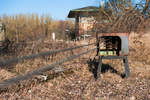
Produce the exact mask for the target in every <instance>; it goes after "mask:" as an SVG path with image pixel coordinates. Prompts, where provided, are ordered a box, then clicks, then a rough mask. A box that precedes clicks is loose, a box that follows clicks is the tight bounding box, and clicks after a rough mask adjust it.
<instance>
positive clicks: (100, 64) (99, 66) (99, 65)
mask: <svg viewBox="0 0 150 100" xmlns="http://www.w3.org/2000/svg"><path fill="white" fill-rule="evenodd" d="M98 61H99V63H98V68H97V77H100V74H101V71H102V57H101V56H99V59H98Z"/></svg>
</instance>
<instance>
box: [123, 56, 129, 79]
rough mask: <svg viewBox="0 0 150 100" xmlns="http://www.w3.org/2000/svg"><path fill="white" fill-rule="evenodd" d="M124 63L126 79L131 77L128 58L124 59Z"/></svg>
mask: <svg viewBox="0 0 150 100" xmlns="http://www.w3.org/2000/svg"><path fill="white" fill-rule="evenodd" d="M123 63H124V69H125V77H126V78H127V77H129V75H130V69H129V64H128V58H127V57H126V56H125V57H124V58H123Z"/></svg>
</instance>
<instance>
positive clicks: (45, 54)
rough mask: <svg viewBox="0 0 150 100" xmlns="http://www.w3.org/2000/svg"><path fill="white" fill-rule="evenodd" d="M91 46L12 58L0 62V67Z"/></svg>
mask: <svg viewBox="0 0 150 100" xmlns="http://www.w3.org/2000/svg"><path fill="white" fill-rule="evenodd" d="M93 44H95V43H91V44H88V45H82V46H76V47H71V48H65V49H60V50H52V51H47V52H41V53H38V54H31V55H28V56H23V57H13V58H12V59H9V60H6V61H4V60H0V67H1V66H6V65H9V64H12V63H18V62H20V61H24V60H28V59H34V58H37V57H41V56H49V55H52V54H56V53H59V52H65V51H69V50H73V49H77V48H82V47H85V46H89V45H93Z"/></svg>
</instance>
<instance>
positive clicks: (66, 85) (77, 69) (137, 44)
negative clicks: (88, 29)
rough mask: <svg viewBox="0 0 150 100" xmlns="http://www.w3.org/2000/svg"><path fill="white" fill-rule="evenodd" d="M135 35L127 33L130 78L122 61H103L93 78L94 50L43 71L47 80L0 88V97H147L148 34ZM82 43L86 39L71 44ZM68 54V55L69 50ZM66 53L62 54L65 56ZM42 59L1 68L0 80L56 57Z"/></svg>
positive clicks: (140, 99)
mask: <svg viewBox="0 0 150 100" xmlns="http://www.w3.org/2000/svg"><path fill="white" fill-rule="evenodd" d="M135 37H138V36H137V35H135V34H132V35H131V36H130V55H129V57H128V58H129V66H130V77H129V78H122V75H123V74H124V67H123V63H122V60H103V68H102V74H101V76H100V78H98V79H95V78H94V72H95V67H96V66H97V64H98V61H97V60H94V57H95V55H96V53H95V52H91V53H89V54H87V55H84V56H82V57H80V58H79V59H75V60H72V61H71V62H67V63H65V64H63V65H60V66H58V68H59V67H61V68H63V69H64V71H63V72H56V69H55V70H53V71H50V72H47V73H44V75H47V76H48V77H47V79H46V80H42V79H39V78H36V77H34V78H33V79H31V80H28V81H24V82H22V83H21V85H19V86H18V85H14V86H13V87H11V88H9V89H7V90H1V94H0V100H150V56H149V55H150V47H149V45H148V44H149V40H150V35H149V34H145V35H144V36H142V37H138V38H135ZM84 43H86V42H77V43H76V44H74V43H70V44H71V45H80V44H84ZM70 44H69V45H70ZM38 47H39V46H38ZM66 47H67V46H66ZM35 48H36V47H35ZM43 48H44V47H41V51H42V50H43V51H45V50H49V48H44V49H43ZM90 48H93V47H90ZM85 49H89V48H84V49H80V50H76V51H74V53H75V54H77V53H79V52H82V51H84V50H85ZM39 51H40V50H39ZM27 53H29V52H27ZM67 54H68V55H69V54H70V55H71V53H67ZM67 54H64V55H65V56H64V57H66V56H67ZM59 56H60V55H58V57H59ZM45 59H48V58H39V59H36V60H33V61H26V62H24V63H21V64H17V65H14V68H13V69H11V70H10V69H9V70H8V69H3V68H2V69H1V70H0V79H1V80H4V79H8V78H10V77H13V76H16V75H18V74H22V73H24V72H27V71H28V70H31V69H35V68H37V67H38V68H39V67H40V66H43V65H45V64H51V63H52V62H54V61H55V60H56V59H57V58H54V59H53V60H51V59H50V60H46V61H45ZM60 59H61V58H60ZM95 59H96V58H95ZM49 61H51V62H49ZM26 67H28V68H26ZM29 67H31V68H29ZM22 68H24V69H23V71H21V69H22ZM16 72H17V73H16Z"/></svg>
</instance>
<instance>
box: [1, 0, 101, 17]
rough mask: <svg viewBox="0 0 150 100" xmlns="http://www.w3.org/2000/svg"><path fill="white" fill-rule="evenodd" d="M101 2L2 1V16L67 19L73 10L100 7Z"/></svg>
mask: <svg viewBox="0 0 150 100" xmlns="http://www.w3.org/2000/svg"><path fill="white" fill-rule="evenodd" d="M98 1H100V0H0V16H2V15H3V14H6V15H15V14H20V13H21V14H31V13H36V14H40V15H41V14H49V15H51V16H52V18H53V19H65V18H67V15H68V13H69V11H70V10H71V9H75V8H81V7H85V6H98V5H99V2H98Z"/></svg>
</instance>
